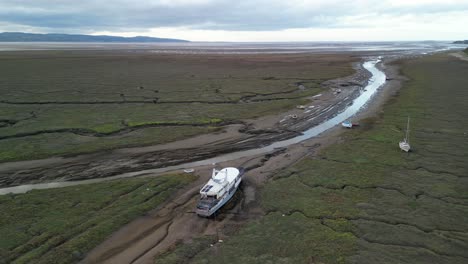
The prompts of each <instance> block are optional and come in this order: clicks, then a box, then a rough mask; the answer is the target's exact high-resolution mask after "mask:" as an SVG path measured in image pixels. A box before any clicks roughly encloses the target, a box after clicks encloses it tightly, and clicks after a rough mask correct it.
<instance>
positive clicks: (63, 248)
mask: <svg viewBox="0 0 468 264" xmlns="http://www.w3.org/2000/svg"><path fill="white" fill-rule="evenodd" d="M194 179H195V176H191V175H189V174H183V175H182V174H177V175H166V176H161V177H157V178H142V179H125V180H116V181H109V182H105V183H97V184H92V185H79V186H73V187H65V188H59V189H48V190H33V191H30V192H28V193H25V194H14V195H3V196H0V211H1V212H2V217H1V218H0V238H1V239H0V263H75V262H78V261H79V260H80V259H82V258H83V257H84V255H85V254H86V253H87V252H88V251H89V250H91V249H92V248H93V247H95V246H96V245H98V244H99V243H100V242H102V241H103V240H104V239H105V238H106V237H107V236H109V235H110V234H111V233H112V232H114V231H116V230H117V229H118V228H119V227H121V226H123V225H124V224H126V223H127V222H129V221H130V220H132V219H134V218H136V217H138V216H140V215H143V214H144V213H146V212H147V211H149V210H151V209H153V208H156V207H157V206H158V205H160V204H161V203H162V202H164V201H165V200H166V199H168V198H169V197H171V195H173V193H174V191H176V190H178V189H179V188H181V187H182V186H183V185H185V184H187V183H189V182H191V181H193V180H194Z"/></svg>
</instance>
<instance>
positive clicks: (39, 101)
mask: <svg viewBox="0 0 468 264" xmlns="http://www.w3.org/2000/svg"><path fill="white" fill-rule="evenodd" d="M127 53H128V54H127ZM127 53H125V52H124V54H122V52H119V53H116V52H115V51H114V52H104V51H102V52H97V53H96V52H95V51H93V52H91V51H76V52H70V51H68V52H66V53H64V52H60V51H41V52H23V53H14V52H13V53H2V56H3V58H4V60H2V65H3V69H4V70H5V72H6V74H5V76H7V77H5V80H4V82H5V85H4V86H1V87H2V89H4V90H5V91H4V93H5V97H4V99H3V100H2V101H0V108H1V109H2V112H1V113H2V117H1V118H2V123H1V124H2V127H1V128H0V145H1V152H0V153H1V155H2V156H3V160H4V161H8V160H15V159H34V158H38V157H48V156H65V157H64V158H62V159H56V158H55V159H46V160H37V161H25V162H4V163H2V164H0V184H1V185H2V186H12V185H19V184H25V183H37V182H47V181H53V180H55V179H62V180H63V179H66V180H78V179H89V178H96V177H108V176H113V175H118V174H120V173H125V172H129V171H138V170H142V169H147V168H157V167H164V166H169V165H173V164H175V163H177V162H179V163H180V162H182V161H190V160H196V159H200V158H202V157H210V156H213V155H216V154H217V153H223V152H226V151H233V150H242V149H246V148H254V147H257V146H259V145H262V144H268V143H269V142H273V141H275V140H278V139H282V138H283V139H284V138H288V137H292V136H294V135H297V134H298V133H299V132H300V131H301V130H303V129H304V128H306V127H307V126H312V125H313V124H314V123H310V122H306V121H307V117H308V118H311V115H313V114H315V115H319V114H321V113H319V112H316V111H309V112H310V113H308V114H305V113H304V112H305V111H303V110H301V111H299V110H297V109H296V110H295V111H292V112H291V113H292V114H296V113H297V115H298V116H299V118H298V119H297V120H292V119H291V118H289V119H288V120H286V122H283V123H280V122H279V121H281V120H282V119H284V116H288V113H287V112H288V111H289V110H290V109H295V107H296V106H297V105H302V104H307V103H311V102H314V103H316V104H317V106H320V105H321V106H322V109H323V108H325V106H326V105H333V106H334V107H333V109H329V110H333V111H329V113H328V114H329V115H322V117H321V119H317V120H316V122H320V120H323V119H324V118H327V116H331V115H333V114H335V113H336V112H338V111H340V110H342V109H343V108H344V107H346V105H347V104H348V103H349V102H350V101H351V100H352V99H353V96H354V95H355V94H356V92H358V91H359V89H360V88H362V86H363V85H364V84H365V82H366V80H367V76H368V73H366V72H365V71H364V70H362V68H360V65H359V63H358V61H359V58H357V57H354V56H353V55H352V54H340V55H336V54H256V55H245V54H239V55H207V54H203V55H177V54H170V55H161V54H152V53H148V52H143V51H138V52H135V53H131V52H127ZM64 65H67V66H66V67H65V66H64ZM345 76H346V77H345ZM337 88H340V90H342V91H343V92H342V93H340V94H338V95H336V94H333V90H332V89H337ZM319 95H320V97H314V96H319ZM316 109H320V108H319V107H317V108H316ZM279 113H282V114H281V115H279ZM289 114H290V113H289ZM208 132H214V133H211V134H210V136H209V137H204V138H203V136H200V137H196V138H194V137H193V136H194V135H197V134H200V133H208ZM187 137H191V139H187V140H185V141H184V140H182V139H185V138H187ZM167 142H175V143H169V144H167ZM241 142H242V143H241ZM163 143H166V145H161V144H163ZM155 144H159V146H156V147H154V145H155ZM148 145H149V146H150V147H143V146H148ZM132 146H133V148H128V147H132ZM122 147H126V148H125V149H117V148H122ZM200 147H204V148H200ZM113 149H117V150H115V151H112V150H113ZM105 150H106V151H107V152H103V151H105ZM88 152H92V154H88V155H80V156H76V155H77V154H79V153H88ZM70 156H72V157H70ZM96 169H97V170H98V171H96Z"/></svg>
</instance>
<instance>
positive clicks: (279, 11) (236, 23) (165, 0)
mask: <svg viewBox="0 0 468 264" xmlns="http://www.w3.org/2000/svg"><path fill="white" fill-rule="evenodd" d="M454 14H455V17H456V18H461V19H462V20H463V21H465V19H463V16H466V17H468V0H462V1H454V0H444V1H440V0H411V1H409V0H356V1H342V0H315V1H312V0H288V1H283V0H270V1H267V0H256V1H247V0H238V1H229V0H148V1H134V0H114V1H94V0H80V1H64V0H9V1H6V0H5V1H4V0H0V31H11V30H15V29H21V28H23V29H28V31H29V32H32V31H35V32H63V33H99V32H110V33H116V34H121V35H125V34H129V33H130V32H134V33H145V32H146V33H148V32H150V33H151V32H155V29H160V30H161V31H172V32H191V33H194V32H198V33H200V32H205V33H206V32H212V34H214V35H217V36H220V35H221V32H254V33H255V32H264V33H263V34H270V33H268V32H277V33H279V32H283V31H289V32H290V31H291V30H300V29H307V30H309V31H310V30H325V29H330V30H332V29H333V30H334V31H336V30H337V29H346V28H347V29H365V28H374V29H375V28H376V27H381V28H382V30H383V31H385V30H386V29H389V28H394V27H395V24H403V23H410V24H411V25H412V28H408V30H409V31H412V30H415V28H417V27H426V26H427V24H428V23H429V24H431V23H432V24H433V23H434V20H433V19H436V21H437V22H438V23H441V24H442V25H447V26H453V18H454ZM383 18H384V19H383ZM446 21H448V22H446ZM460 22H462V21H460ZM434 26H435V27H439V24H437V25H435V24H434ZM402 28H403V27H402ZM457 28H458V29H460V30H461V31H463V30H465V29H464V28H463V27H462V26H459V27H457ZM168 29H169V30H168ZM400 30H401V28H400ZM216 32H217V33H216ZM191 33H190V35H191ZM465 33H467V32H466V31H465ZM223 34H224V33H223ZM243 34H246V33H243ZM254 35H255V34H254ZM169 37H170V36H169ZM181 37H182V38H184V37H183V36H181ZM185 38H187V37H185Z"/></svg>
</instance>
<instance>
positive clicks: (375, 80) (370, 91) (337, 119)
mask: <svg viewBox="0 0 468 264" xmlns="http://www.w3.org/2000/svg"><path fill="white" fill-rule="evenodd" d="M379 62H380V60H372V61H367V62H364V64H363V67H364V68H365V69H366V70H368V71H369V72H370V73H371V74H372V77H371V78H370V79H369V81H368V84H367V86H366V87H365V89H364V91H363V92H362V93H361V94H360V95H359V96H358V97H357V98H356V99H354V101H353V103H352V104H351V105H350V106H349V107H348V108H346V109H345V110H344V111H343V112H341V113H339V114H337V115H336V116H334V117H333V118H330V119H328V120H326V121H324V122H323V123H321V124H319V125H317V126H314V127H312V128H310V129H308V130H306V131H304V132H303V133H302V135H300V136H297V137H294V138H290V139H287V140H283V141H278V142H275V143H273V144H271V145H268V146H265V147H261V148H256V149H250V150H243V151H238V152H233V153H228V154H224V155H220V156H217V157H214V158H209V159H205V160H199V161H195V162H189V163H184V164H179V165H175V166H168V167H164V168H157V169H149V170H141V171H135V172H128V173H123V174H120V175H116V176H111V177H107V178H98V179H89V180H81V181H63V182H51V183H39V184H25V185H19V186H14V187H8V188H1V189H0V195H4V194H7V193H25V192H28V191H30V190H34V189H51V188H61V187H67V186H74V185H81V184H92V183H98V182H103V181H110V180H116V179H122V178H130V177H136V176H142V175H146V174H153V173H162V172H167V171H172V170H180V169H183V168H191V167H198V166H203V165H209V164H213V163H219V162H225V161H230V160H236V159H239V158H243V157H248V156H253V155H258V154H264V153H268V152H272V151H274V150H275V149H277V148H283V147H287V146H289V145H292V144H296V143H299V142H301V141H304V140H306V139H309V138H312V137H315V136H317V135H319V134H321V133H323V132H325V131H327V130H328V129H330V128H332V127H334V126H336V125H338V124H340V123H341V122H343V121H345V120H347V119H348V118H350V117H352V116H353V115H355V114H356V113H357V112H358V111H359V110H360V109H361V108H362V107H364V106H365V105H366V104H367V102H369V101H370V99H371V98H372V96H373V95H374V94H375V93H376V92H377V90H378V89H379V88H380V87H382V85H383V84H384V83H385V79H386V75H385V73H384V72H382V71H381V70H379V69H378V68H377V67H376V65H377V64H378V63H379Z"/></svg>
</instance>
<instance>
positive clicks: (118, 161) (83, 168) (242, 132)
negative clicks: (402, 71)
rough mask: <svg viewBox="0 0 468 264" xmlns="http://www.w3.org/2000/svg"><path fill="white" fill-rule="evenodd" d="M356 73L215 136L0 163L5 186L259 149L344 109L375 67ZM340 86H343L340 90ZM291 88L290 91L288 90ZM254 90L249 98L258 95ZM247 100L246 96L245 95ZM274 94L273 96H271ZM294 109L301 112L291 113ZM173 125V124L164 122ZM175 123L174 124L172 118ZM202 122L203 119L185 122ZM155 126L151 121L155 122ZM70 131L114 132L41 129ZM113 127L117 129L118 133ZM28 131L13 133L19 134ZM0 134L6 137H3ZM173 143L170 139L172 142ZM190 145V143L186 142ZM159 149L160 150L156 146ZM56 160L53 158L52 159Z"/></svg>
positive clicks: (229, 126) (102, 174) (107, 173)
mask: <svg viewBox="0 0 468 264" xmlns="http://www.w3.org/2000/svg"><path fill="white" fill-rule="evenodd" d="M354 67H355V69H356V73H355V74H353V75H351V76H348V77H345V78H341V79H337V80H333V81H327V82H326V83H325V84H326V86H327V87H329V89H328V91H326V92H324V93H322V94H320V95H319V96H313V97H311V100H312V101H311V103H310V104H309V105H308V106H307V107H308V108H307V109H305V110H300V109H294V110H291V111H289V112H287V113H285V114H284V115H281V116H279V117H278V116H273V117H272V116H269V117H264V118H260V119H258V120H245V121H238V122H231V123H222V124H219V126H223V127H224V130H223V131H224V132H227V133H225V135H223V131H222V132H218V133H217V134H215V135H213V136H212V137H211V138H212V139H211V140H210V141H208V142H202V143H198V144H197V142H196V139H194V140H193V142H191V143H190V144H180V145H178V144H173V145H174V146H173V147H169V148H165V147H164V145H162V147H161V148H159V149H158V148H157V147H156V148H152V147H143V148H133V149H124V150H116V151H110V152H105V153H95V154H89V155H80V156H76V157H64V158H61V159H55V160H54V159H49V160H46V161H44V162H43V161H32V162H28V161H26V162H11V163H4V164H0V187H10V186H18V185H23V184H35V183H44V182H53V181H57V180H59V181H77V180H85V179H95V178H104V177H111V176H115V175H120V174H123V173H129V172H135V171H142V170H148V169H155V168H164V167H168V166H173V165H177V164H183V163H187V162H192V161H196V160H203V159H207V158H211V157H215V156H219V155H221V154H225V153H232V152H238V151H242V150H248V149H255V148H259V147H263V146H267V145H270V144H272V143H274V142H278V141H283V140H287V139H291V138H293V137H297V136H299V135H301V131H305V130H307V129H309V128H311V127H314V126H316V125H318V124H321V123H323V122H324V121H325V120H328V119H330V118H332V117H333V116H336V115H337V114H338V113H340V112H343V111H344V109H346V108H347V107H348V106H349V105H350V104H352V102H353V100H354V99H355V98H356V97H358V96H359V95H360V94H361V93H362V91H363V87H364V86H365V85H366V84H367V81H368V80H369V78H370V76H371V73H370V72H368V71H367V70H365V69H364V68H363V67H362V65H361V64H355V65H354ZM337 89H339V91H338V90H337ZM288 93H289V91H288ZM255 96H258V95H253V97H252V98H250V99H249V100H257V99H256V98H254V97H255ZM244 100H245V98H244ZM268 100H270V99H268ZM292 115H295V116H297V118H290V116H292ZM163 125H169V124H163ZM170 125H174V124H170ZM184 125H195V126H196V125H199V124H184ZM150 126H151V125H150ZM133 129H138V128H130V127H129V128H124V129H122V130H121V131H117V132H115V133H117V134H122V133H128V132H130V131H131V130H133ZM54 132H69V133H77V134H85V135H92V136H109V134H102V133H96V132H94V131H87V130H73V131H70V130H68V129H65V130H64V131H40V132H38V133H54ZM115 133H113V134H112V135H114V134H115ZM20 136H27V135H11V136H4V137H3V138H5V137H8V138H10V137H20ZM0 139H1V138H0ZM169 145H170V144H169ZM186 146H191V147H189V148H187V147H186ZM155 149H156V150H155ZM50 160H52V161H50Z"/></svg>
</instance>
